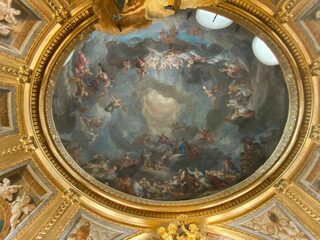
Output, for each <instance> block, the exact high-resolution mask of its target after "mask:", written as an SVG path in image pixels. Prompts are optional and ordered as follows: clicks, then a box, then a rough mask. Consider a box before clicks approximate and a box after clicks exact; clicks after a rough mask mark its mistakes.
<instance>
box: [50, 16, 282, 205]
mask: <svg viewBox="0 0 320 240" xmlns="http://www.w3.org/2000/svg"><path fill="white" fill-rule="evenodd" d="M188 13H189V12H187V11H181V12H180V13H179V14H178V15H177V16H173V17H167V18H165V19H162V20H161V21H157V22H155V23H154V24H153V25H151V26H150V27H149V28H147V29H144V30H139V31H136V32H133V33H129V34H127V35H120V36H113V35H108V34H106V33H100V32H97V31H96V32H93V33H92V34H91V35H90V36H89V37H88V38H87V39H85V40H84V41H83V42H82V43H81V44H80V45H79V46H77V47H76V49H74V51H73V52H72V53H71V54H70V56H69V58H68V59H67V60H66V62H65V64H64V66H63V67H62V69H61V71H60V74H59V77H58V82H57V83H56V86H55V90H54V94H53V99H52V111H53V112H52V114H53V118H54V122H55V127H56V130H57V132H58V133H59V136H60V140H61V142H62V143H63V145H64V147H65V149H66V150H67V152H68V153H69V155H70V156H71V157H72V158H73V160H74V161H75V162H76V163H77V164H78V165H79V166H80V167H81V168H82V169H83V170H84V171H86V172H87V173H89V174H90V175H92V176H93V177H94V178H96V179H97V180H98V181H100V182H102V183H104V184H105V185H108V186H109V187H111V188H113V189H116V190H119V191H121V192H123V193H126V194H130V195H133V196H136V197H140V198H146V199H152V200H161V201H175V200H189V199H195V198H200V197H205V196H209V195H212V194H215V193H218V192H221V191H223V190H226V189H228V188H230V187H231V186H233V185H235V184H238V183H240V182H242V181H243V180H244V179H246V178H248V177H249V176H250V175H252V174H253V173H254V172H255V171H256V170H257V169H258V168H259V167H260V166H262V165H263V164H264V163H265V162H266V161H267V160H268V158H269V157H270V156H271V154H272V152H273V151H274V150H275V148H276V146H277V144H278V143H279V140H280V138H281V136H282V133H283V129H284V126H285V124H286V120H287V114H288V93H287V87H286V84H285V81H284V78H283V74H282V71H281V69H280V67H279V66H273V67H271V66H266V65H264V64H262V63H260V62H259V61H258V60H257V59H256V58H255V56H254V54H253V51H252V47H251V44H252V40H253V38H254V35H253V34H252V33H250V32H248V31H247V30H246V29H244V28H243V27H239V25H237V24H235V23H234V24H232V25H231V26H229V27H228V28H226V29H222V30H210V29H205V28H203V27H201V26H200V25H199V24H198V23H197V21H196V19H195V18H194V17H191V18H189V19H187V20H186V18H187V15H188ZM193 14H194V13H193Z"/></svg>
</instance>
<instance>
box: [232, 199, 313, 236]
mask: <svg viewBox="0 0 320 240" xmlns="http://www.w3.org/2000/svg"><path fill="white" fill-rule="evenodd" d="M230 225H231V226H234V227H236V228H239V229H241V230H244V231H248V232H249V233H252V234H254V235H257V236H259V237H262V238H263V239H270V240H271V239H277V240H283V239H292V240H310V239H315V238H314V237H313V236H312V235H311V234H310V233H309V232H308V231H307V230H306V229H305V228H304V227H303V226H302V225H301V224H300V222H298V220H297V219H295V218H294V217H293V216H292V215H291V213H289V212H288V210H287V209H286V208H285V207H284V206H282V205H281V204H280V203H279V202H277V201H276V200H273V201H272V202H271V203H269V204H267V206H266V207H264V208H263V209H260V210H259V211H258V212H257V213H253V214H252V215H249V216H247V217H245V218H243V219H240V220H237V221H235V222H233V223H231V224H230Z"/></svg>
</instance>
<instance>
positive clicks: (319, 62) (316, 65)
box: [310, 57, 320, 77]
mask: <svg viewBox="0 0 320 240" xmlns="http://www.w3.org/2000/svg"><path fill="white" fill-rule="evenodd" d="M310 69H311V73H312V75H313V76H318V77H320V57H319V58H317V59H316V60H314V61H313V62H312V63H311V64H310Z"/></svg>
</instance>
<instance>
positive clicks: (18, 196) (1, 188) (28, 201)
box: [0, 178, 36, 231]
mask: <svg viewBox="0 0 320 240" xmlns="http://www.w3.org/2000/svg"><path fill="white" fill-rule="evenodd" d="M0 197H1V198H2V199H3V200H4V201H5V203H6V204H7V205H8V206H9V208H10V210H11V212H10V228H11V231H13V230H14V229H15V228H16V227H17V226H18V224H19V223H20V222H21V221H22V220H23V219H25V218H26V217H27V216H28V215H29V214H30V213H31V212H32V211H33V210H34V209H35V208H36V205H35V204H33V203H32V198H31V196H30V195H29V194H27V193H26V192H25V191H23V186H22V185H15V184H11V181H10V179H9V178H3V179H2V183H0Z"/></svg>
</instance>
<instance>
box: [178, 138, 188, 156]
mask: <svg viewBox="0 0 320 240" xmlns="http://www.w3.org/2000/svg"><path fill="white" fill-rule="evenodd" d="M178 153H179V154H186V153H187V146H186V142H185V141H184V139H183V138H182V139H181V141H180V142H179V145H178Z"/></svg>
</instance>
